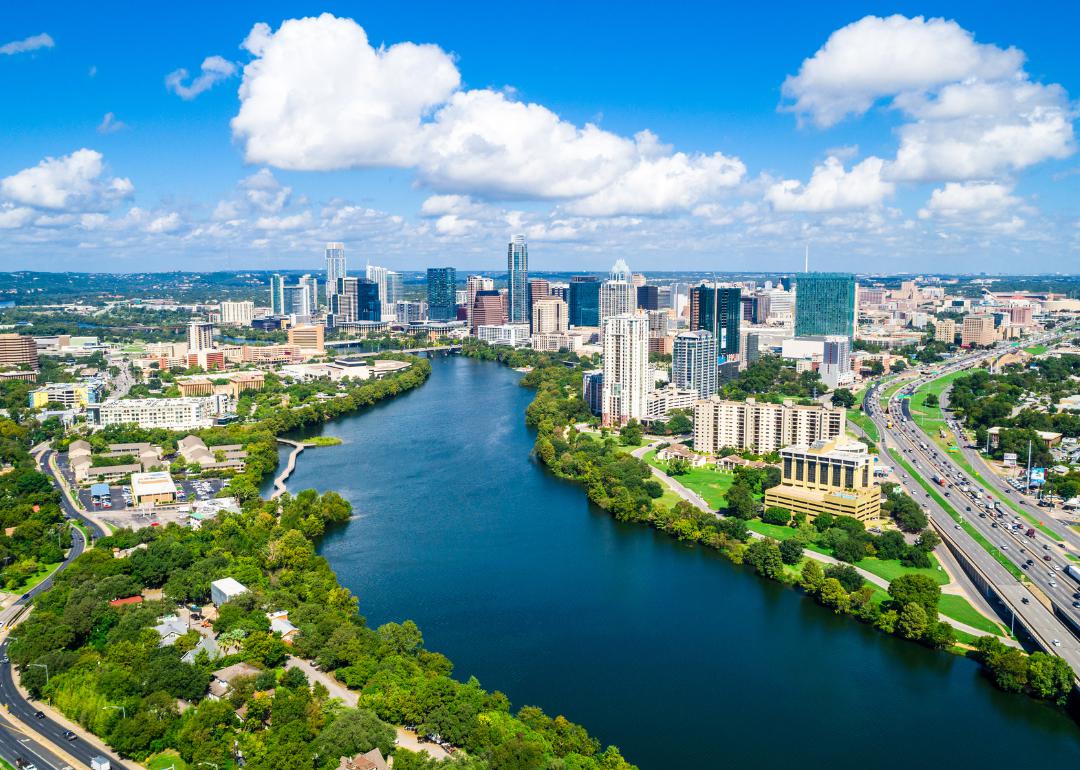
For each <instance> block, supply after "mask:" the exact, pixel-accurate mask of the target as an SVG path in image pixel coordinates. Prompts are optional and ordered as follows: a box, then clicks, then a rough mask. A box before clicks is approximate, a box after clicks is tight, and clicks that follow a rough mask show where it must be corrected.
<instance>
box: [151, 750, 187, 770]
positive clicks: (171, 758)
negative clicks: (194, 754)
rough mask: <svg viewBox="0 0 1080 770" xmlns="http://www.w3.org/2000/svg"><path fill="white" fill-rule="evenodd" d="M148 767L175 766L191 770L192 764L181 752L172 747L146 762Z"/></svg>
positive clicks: (158, 769) (159, 768) (152, 769)
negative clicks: (178, 752) (181, 756)
mask: <svg viewBox="0 0 1080 770" xmlns="http://www.w3.org/2000/svg"><path fill="white" fill-rule="evenodd" d="M146 767H147V770H166V768H169V767H175V768H176V770H189V768H190V767H191V766H190V765H189V764H188V763H187V762H185V761H184V760H183V759H181V758H180V755H179V754H177V753H176V752H175V751H173V750H172V749H170V750H168V751H163V752H162V753H160V754H157V755H155V756H154V757H153V758H152V759H151V760H150V761H149V762H147V763H146Z"/></svg>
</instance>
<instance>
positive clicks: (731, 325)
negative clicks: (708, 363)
mask: <svg viewBox="0 0 1080 770" xmlns="http://www.w3.org/2000/svg"><path fill="white" fill-rule="evenodd" d="M741 319H742V300H741V291H740V290H739V288H738V287H737V286H710V285H708V284H704V285H702V286H695V287H694V288H692V289H691V290H690V330H691V331H697V330H698V329H704V330H705V331H708V332H712V335H713V337H715V338H716V352H717V354H718V355H721V356H726V355H733V354H735V353H738V352H739V324H740V321H741Z"/></svg>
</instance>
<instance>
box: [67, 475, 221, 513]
mask: <svg viewBox="0 0 1080 770" xmlns="http://www.w3.org/2000/svg"><path fill="white" fill-rule="evenodd" d="M174 481H175V482H176V489H177V491H178V492H179V495H180V496H179V499H178V500H177V503H179V504H184V503H191V502H193V501H195V500H209V499H210V498H212V497H214V496H216V495H217V493H218V492H220V491H221V488H222V487H224V486H225V479H194V480H187V479H174ZM109 492H110V495H111V501H110V502H111V503H112V505H111V506H110V507H108V508H106V507H104V506H99V505H94V504H93V501H92V500H91V499H90V489H89V488H86V489H80V490H79V501H80V502H81V503H82V504H83V507H85V508H86V510H88V511H94V512H95V513H103V512H105V511H108V512H114V513H115V512H119V511H124V510H126V509H128V508H133V507H134V503H133V502H132V499H131V488H130V487H126V486H117V485H112V486H110V487H109Z"/></svg>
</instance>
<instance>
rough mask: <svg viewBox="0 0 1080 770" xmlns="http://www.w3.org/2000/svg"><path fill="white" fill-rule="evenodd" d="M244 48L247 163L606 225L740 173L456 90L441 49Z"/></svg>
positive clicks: (324, 27)
mask: <svg viewBox="0 0 1080 770" xmlns="http://www.w3.org/2000/svg"><path fill="white" fill-rule="evenodd" d="M244 47H245V48H246V49H247V50H248V51H249V52H250V53H251V54H252V55H253V56H254V57H255V58H254V60H253V61H252V62H251V63H249V64H248V65H246V66H245V67H244V75H243V82H242V83H241V86H240V100H241V106H240V110H239V112H238V113H237V115H236V117H235V118H233V121H232V129H233V134H234V136H235V137H236V138H237V139H238V140H239V141H240V142H241V143H242V144H243V146H244V152H245V157H246V159H247V160H248V161H249V162H253V163H266V164H269V165H272V166H275V167H278V168H286V169H297V170H331V169H342V168H363V167H397V168H408V169H413V170H414V171H415V173H416V174H417V176H418V178H419V180H420V181H421V182H423V183H424V184H426V185H428V186H429V187H431V188H433V189H434V190H436V191H437V192H440V193H445V194H457V195H474V196H479V197H482V198H487V199H493V200H514V199H533V200H535V199H566V200H573V199H578V198H583V199H587V198H589V196H594V195H596V196H599V197H597V198H595V199H593V200H591V201H590V202H589V203H587V204H585V203H583V204H582V205H583V206H585V207H586V208H588V209H591V210H592V211H595V212H597V214H600V213H602V214H603V215H611V216H614V215H618V214H623V213H638V212H640V213H650V214H653V213H656V214H659V213H666V212H669V211H673V210H678V209H687V208H689V207H690V206H692V205H695V204H697V203H699V202H700V199H701V197H702V196H707V195H711V194H713V193H715V191H716V190H718V189H720V188H722V187H727V186H731V185H732V184H734V183H737V181H738V179H739V178H741V176H742V173H743V172H744V170H745V169H744V168H743V166H742V164H741V162H740V161H739V160H738V159H736V158H730V157H727V156H724V155H722V154H720V153H716V154H713V155H695V156H689V155H685V154H682V153H674V154H673V153H671V152H670V150H667V149H663V150H661V148H660V147H659V145H658V143H657V142H656V140H655V138H654V137H652V136H651V134H648V133H647V132H643V133H642V134H639V135H638V136H637V137H634V138H629V137H625V136H620V135H618V134H615V133H612V132H610V131H605V130H603V129H602V128H600V127H599V126H597V125H595V124H592V123H586V124H585V125H583V126H578V125H575V124H574V123H571V122H569V121H567V120H564V119H563V118H561V117H560V116H559V115H557V114H556V113H554V112H553V111H552V110H550V109H548V108H547V107H545V106H543V105H540V104H535V103H528V102H523V101H518V100H516V99H515V98H513V96H511V95H510V94H509V93H508V92H507V91H497V90H492V89H471V90H469V89H462V88H461V75H460V73H459V72H458V69H457V66H456V64H455V61H454V59H453V57H452V56H451V55H450V54H448V53H446V52H445V51H443V50H442V49H441V48H439V47H437V46H434V45H418V44H415V43H409V42H406V43H397V44H395V45H391V46H389V47H380V48H374V47H373V46H372V45H371V43H370V42H369V41H368V38H367V34H366V33H365V31H364V29H363V28H362V27H361V26H360V25H358V24H357V23H356V22H355V21H353V20H351V19H342V18H337V17H334V16H332V15H330V14H323V15H322V16H319V17H317V18H304V19H292V20H289V21H286V22H284V23H283V24H282V25H281V27H280V28H278V30H277V31H276V32H275V31H273V30H271V28H270V27H269V26H267V25H266V24H257V25H255V27H254V28H253V29H252V30H251V33H250V34H249V35H248V37H247V39H246V40H245V42H244ZM609 188H610V189H609ZM643 190H647V191H648V193H649V195H648V199H646V200H639V199H638V195H637V193H638V192H640V191H643Z"/></svg>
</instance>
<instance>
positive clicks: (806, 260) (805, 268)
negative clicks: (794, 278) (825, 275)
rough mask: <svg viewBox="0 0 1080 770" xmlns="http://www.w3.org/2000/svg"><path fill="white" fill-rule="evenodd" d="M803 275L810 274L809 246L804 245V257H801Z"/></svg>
mask: <svg viewBox="0 0 1080 770" xmlns="http://www.w3.org/2000/svg"><path fill="white" fill-rule="evenodd" d="M802 271H803V272H804V273H809V272H810V244H809V243H807V244H806V255H805V256H804V257H803V269H802Z"/></svg>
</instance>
